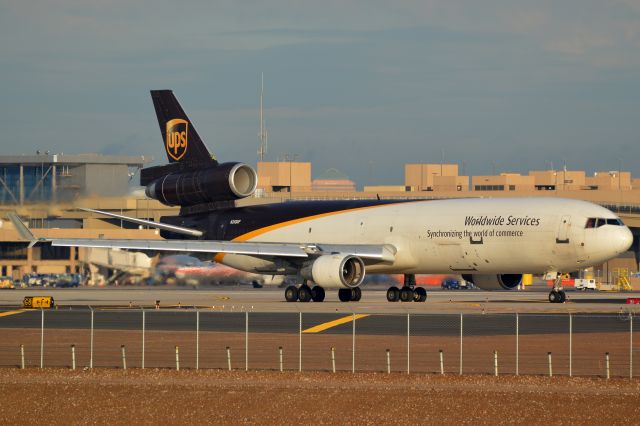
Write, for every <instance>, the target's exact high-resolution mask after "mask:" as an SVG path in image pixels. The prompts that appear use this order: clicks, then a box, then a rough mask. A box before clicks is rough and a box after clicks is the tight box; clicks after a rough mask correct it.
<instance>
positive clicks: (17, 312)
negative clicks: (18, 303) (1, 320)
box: [0, 309, 27, 317]
mask: <svg viewBox="0 0 640 426" xmlns="http://www.w3.org/2000/svg"><path fill="white" fill-rule="evenodd" d="M23 312H27V310H26V309H20V310H19V311H7V312H0V317H8V316H9V315H15V314H21V313H23Z"/></svg>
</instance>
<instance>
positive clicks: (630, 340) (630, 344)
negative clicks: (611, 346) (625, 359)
mask: <svg viewBox="0 0 640 426" xmlns="http://www.w3.org/2000/svg"><path fill="white" fill-rule="evenodd" d="M629 378H630V379H633V315H631V312H629Z"/></svg>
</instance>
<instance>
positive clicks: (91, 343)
mask: <svg viewBox="0 0 640 426" xmlns="http://www.w3.org/2000/svg"><path fill="white" fill-rule="evenodd" d="M89 309H90V310H91V338H90V341H89V368H91V369H93V308H92V307H91V306H89Z"/></svg>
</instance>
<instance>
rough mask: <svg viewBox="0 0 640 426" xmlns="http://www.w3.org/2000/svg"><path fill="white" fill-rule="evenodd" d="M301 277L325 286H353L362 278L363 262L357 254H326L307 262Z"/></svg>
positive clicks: (358, 283)
mask: <svg viewBox="0 0 640 426" xmlns="http://www.w3.org/2000/svg"><path fill="white" fill-rule="evenodd" d="M300 273H301V274H302V277H303V278H304V279H307V280H311V281H313V282H314V283H316V284H317V285H320V286H322V287H325V288H345V287H346V288H354V287H358V286H359V285H360V284H362V280H364V273H365V271H364V262H363V261H362V259H360V258H359V257H357V256H353V255H345V254H330V255H329V254H328V255H323V256H320V257H318V258H317V259H315V260H313V261H311V262H308V263H307V264H305V265H304V266H303V267H302V270H301V271H300Z"/></svg>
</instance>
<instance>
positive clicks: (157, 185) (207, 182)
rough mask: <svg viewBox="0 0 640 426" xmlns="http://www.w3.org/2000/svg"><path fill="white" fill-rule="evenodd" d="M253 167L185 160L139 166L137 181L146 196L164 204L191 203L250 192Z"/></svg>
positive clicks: (253, 182)
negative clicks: (197, 164)
mask: <svg viewBox="0 0 640 426" xmlns="http://www.w3.org/2000/svg"><path fill="white" fill-rule="evenodd" d="M257 183H258V175H257V174H256V172H255V170H254V169H253V168H252V167H250V166H248V165H246V164H243V163H223V164H219V165H218V164H216V165H212V166H209V167H204V168H195V167H193V166H191V167H190V166H189V165H188V164H185V163H172V164H169V165H167V166H157V167H149V168H147V169H143V170H142V172H141V175H140V184H141V185H144V186H146V189H145V194H147V196H148V197H149V198H153V199H155V200H158V201H160V202H161V203H162V204H166V205H168V206H183V207H185V206H194V205H196V204H203V203H211V202H217V201H233V200H237V199H239V198H245V197H248V196H250V195H251V194H253V192H254V191H255V190H256V185H257Z"/></svg>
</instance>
